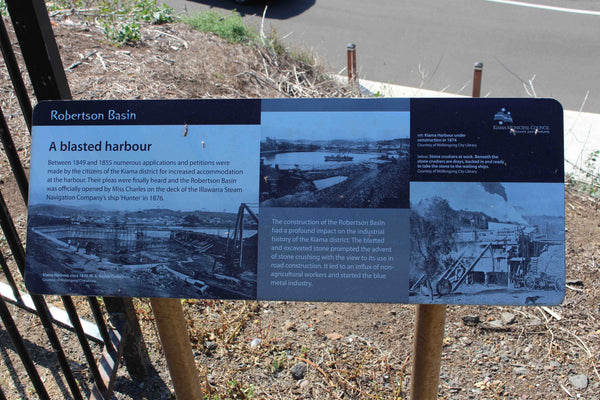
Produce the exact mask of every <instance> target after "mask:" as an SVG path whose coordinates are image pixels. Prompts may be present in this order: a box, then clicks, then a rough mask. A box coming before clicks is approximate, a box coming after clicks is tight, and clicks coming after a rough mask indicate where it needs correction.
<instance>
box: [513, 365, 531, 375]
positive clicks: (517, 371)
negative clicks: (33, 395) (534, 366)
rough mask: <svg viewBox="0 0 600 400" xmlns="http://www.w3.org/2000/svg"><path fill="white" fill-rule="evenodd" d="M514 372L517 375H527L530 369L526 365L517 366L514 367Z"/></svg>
mask: <svg viewBox="0 0 600 400" xmlns="http://www.w3.org/2000/svg"><path fill="white" fill-rule="evenodd" d="M513 372H514V373H515V375H527V374H528V373H529V370H528V369H527V368H525V367H515V368H514V369H513Z"/></svg>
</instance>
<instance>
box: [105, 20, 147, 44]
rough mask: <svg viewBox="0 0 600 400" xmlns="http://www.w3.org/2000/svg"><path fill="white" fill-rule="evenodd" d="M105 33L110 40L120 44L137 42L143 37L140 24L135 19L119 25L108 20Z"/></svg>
mask: <svg viewBox="0 0 600 400" xmlns="http://www.w3.org/2000/svg"><path fill="white" fill-rule="evenodd" d="M104 34H105V35H106V38H107V39H108V40H110V41H111V42H115V43H119V44H135V43H138V42H139V41H140V40H141V39H142V32H141V30H140V25H139V24H138V23H137V22H133V21H131V22H128V23H124V24H119V25H117V26H114V25H112V24H109V23H108V22H107V23H105V24H104Z"/></svg>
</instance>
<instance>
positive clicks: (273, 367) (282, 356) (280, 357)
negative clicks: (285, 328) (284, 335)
mask: <svg viewBox="0 0 600 400" xmlns="http://www.w3.org/2000/svg"><path fill="white" fill-rule="evenodd" d="M287 360H288V356H287V353H286V352H285V351H282V352H279V353H278V354H276V355H275V356H273V359H272V360H271V364H269V372H270V373H272V374H275V373H277V372H279V371H281V370H282V369H284V368H285V365H286V364H287Z"/></svg>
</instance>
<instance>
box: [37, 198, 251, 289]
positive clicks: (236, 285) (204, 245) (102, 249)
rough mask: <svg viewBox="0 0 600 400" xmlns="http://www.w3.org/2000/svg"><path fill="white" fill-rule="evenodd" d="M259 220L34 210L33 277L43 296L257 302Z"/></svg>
mask: <svg viewBox="0 0 600 400" xmlns="http://www.w3.org/2000/svg"><path fill="white" fill-rule="evenodd" d="M257 231H258V217H257V215H256V214H255V213H254V212H253V211H252V209H251V207H250V206H249V205H248V204H245V203H242V204H241V205H240V207H239V210H238V213H230V212H207V211H188V212H184V211H172V210H166V209H146V210H140V211H102V210H97V209H84V208H80V207H65V206H57V205H45V204H39V205H32V206H31V207H30V215H29V229H28V238H27V239H28V252H27V263H28V264H29V265H30V268H29V270H28V271H29V272H28V274H27V285H28V287H29V289H30V290H31V291H33V292H37V293H48V294H52V293H69V294H77V295H103V296H121V295H127V296H138V297H180V298H205V299H254V298H256V267H257V254H258V253H257V252H258V239H257V236H258V235H257Z"/></svg>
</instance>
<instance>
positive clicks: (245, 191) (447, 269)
mask: <svg viewBox="0 0 600 400" xmlns="http://www.w3.org/2000/svg"><path fill="white" fill-rule="evenodd" d="M562 118H563V117H562V108H561V106H560V104H559V103H557V102H556V101H554V100H551V99H263V100H259V99H255V100H164V101H162V100H161V101H158V100H154V101H152V100H148V101H145V100H142V101H52V102H42V103H40V104H39V105H38V106H37V107H36V109H35V112H34V127H33V134H32V135H33V136H32V150H31V155H32V158H31V173H30V182H31V183H30V205H29V217H28V236H27V263H26V264H27V265H26V283H27V287H28V289H29V290H30V291H32V292H35V293H43V294H76V295H92V296H95V295H101V296H136V297H137V296H139V297H181V298H216V299H260V300H302V301H349V302H399V303H452V304H514V305H522V304H536V305H539V304H557V303H559V302H560V301H561V300H562V298H563V296H564V278H565V261H564V251H565V247H564V167H563V153H564V151H563V119H562Z"/></svg>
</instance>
